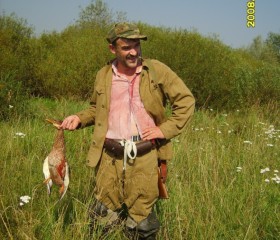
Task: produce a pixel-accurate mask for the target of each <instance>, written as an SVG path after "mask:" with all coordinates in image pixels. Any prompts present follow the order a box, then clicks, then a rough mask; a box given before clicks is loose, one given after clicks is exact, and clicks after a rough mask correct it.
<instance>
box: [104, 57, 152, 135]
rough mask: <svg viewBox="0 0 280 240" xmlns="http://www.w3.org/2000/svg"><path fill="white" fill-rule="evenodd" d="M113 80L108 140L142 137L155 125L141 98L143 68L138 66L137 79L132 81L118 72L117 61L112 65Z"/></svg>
mask: <svg viewBox="0 0 280 240" xmlns="http://www.w3.org/2000/svg"><path fill="white" fill-rule="evenodd" d="M112 69H113V79H112V90H111V102H110V112H109V120H108V121H109V123H108V125H109V128H108V131H107V134H106V138H111V139H127V140H128V139H130V138H131V136H135V135H140V136H141V137H142V131H143V130H144V129H145V128H148V127H155V123H154V121H153V119H152V118H151V117H150V115H149V114H148V113H147V112H146V110H145V108H144V105H143V103H142V101H141V98H140V93H139V85H140V73H141V71H142V66H138V67H137V70H136V74H135V77H134V78H133V79H132V80H131V81H130V80H128V79H127V77H126V76H125V75H122V74H120V73H119V72H118V70H117V67H116V61H115V62H113V64H112Z"/></svg>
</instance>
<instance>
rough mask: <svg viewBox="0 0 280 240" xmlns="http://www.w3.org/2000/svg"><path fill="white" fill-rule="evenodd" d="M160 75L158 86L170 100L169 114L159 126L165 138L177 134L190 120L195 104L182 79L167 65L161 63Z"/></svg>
mask: <svg viewBox="0 0 280 240" xmlns="http://www.w3.org/2000/svg"><path fill="white" fill-rule="evenodd" d="M162 68H163V69H164V71H161V73H159V74H161V77H160V79H161V80H160V83H159V84H160V85H161V86H160V87H161V89H162V91H163V94H164V95H165V98H166V99H167V100H168V101H169V102H170V105H171V115H170V116H169V117H168V118H167V120H166V121H165V122H163V123H162V124H161V125H160V126H159V128H160V129H161V131H162V133H163V134H164V136H165V138H166V139H171V138H173V137H175V136H177V135H179V134H180V133H181V132H182V131H183V130H184V128H185V126H186V125H187V124H188V122H189V121H190V119H191V117H192V115H193V113H194V106H195V99H194V97H193V95H192V93H191V91H190V90H189V89H188V87H187V86H186V85H185V83H184V82H183V81H182V79H181V78H179V77H178V76H177V74H176V73H175V72H173V71H172V70H171V69H170V68H169V67H167V66H166V65H164V64H163V66H162Z"/></svg>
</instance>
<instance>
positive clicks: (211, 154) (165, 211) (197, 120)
mask: <svg viewBox="0 0 280 240" xmlns="http://www.w3.org/2000/svg"><path fill="white" fill-rule="evenodd" d="M30 101H31V102H30V109H29V115H27V116H26V115H20V114H19V115H17V116H14V117H13V118H11V119H10V120H9V121H2V122H0V129H1V132H0V144H1V157H0V158H1V164H0V176H1V187H0V239H43V240H48V239H51V240H62V239H63V240H67V239H90V237H89V232H88V226H89V220H88V212H87V211H88V207H89V205H90V203H91V202H92V199H93V195H92V190H93V188H94V184H95V183H94V171H93V169H90V168H88V167H87V166H86V164H85V157H86V153H87V149H88V147H89V144H90V138H91V137H90V136H91V132H92V130H93V129H92V128H86V129H83V130H77V131H73V132H69V131H66V132H65V138H66V147H67V158H68V162H69V164H70V166H71V179H70V188H69V191H68V192H67V194H66V196H65V198H64V199H63V200H62V201H58V188H56V187H54V188H53V191H52V194H51V196H48V195H47V191H46V186H45V185H44V184H43V180H44V177H43V173H42V164H43V161H44V159H45V157H46V156H47V154H48V153H49V152H50V150H51V148H52V144H53V140H54V134H55V129H54V128H53V127H52V126H51V125H49V124H47V123H46V122H45V118H47V117H52V118H56V119H62V118H63V117H64V116H66V115H68V114H72V113H74V112H76V111H78V110H80V109H82V108H84V107H86V106H87V103H86V102H79V101H69V100H68V101H66V100H47V99H40V98H35V99H31V100H30ZM14 107H16V106H14ZM277 116H279V109H276V108H275V107H274V105H273V104H272V105H270V106H267V107H266V108H261V107H259V106H253V107H251V108H248V109H246V110H244V109H243V110H242V109H240V110H238V109H237V110H234V111H232V112H221V111H217V110H215V109H210V108H207V109H198V110H196V112H195V115H194V117H193V120H192V122H191V123H190V125H189V127H188V128H187V129H186V131H185V132H184V133H183V134H182V135H181V136H180V137H177V138H175V139H173V147H174V152H175V155H174V159H173V160H172V161H171V162H170V163H169V164H168V166H169V172H168V180H167V186H168V190H169V194H170V198H169V199H168V200H159V201H158V202H157V204H156V212H157V214H158V216H159V218H160V221H161V229H160V233H159V234H158V239H163V240H168V239H170V240H171V239H182V240H185V239H198V240H200V239H234V240H236V239H244V240H245V239H246V240H258V239H259V240H262V239H268V240H269V239H279V238H280V204H279V202H280V173H279V171H280V147H279V141H280V128H279V120H278V117H277ZM98 238H99V232H95V233H94V236H93V237H92V239H98ZM106 239H114V240H115V239H125V237H124V236H123V234H122V229H121V227H120V228H117V229H115V231H114V232H112V233H110V234H109V235H108V236H107V237H106Z"/></svg>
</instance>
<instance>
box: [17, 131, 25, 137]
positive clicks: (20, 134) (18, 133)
mask: <svg viewBox="0 0 280 240" xmlns="http://www.w3.org/2000/svg"><path fill="white" fill-rule="evenodd" d="M15 135H16V136H17V137H21V138H24V137H25V136H26V134H24V133H22V132H17V133H16V134H15Z"/></svg>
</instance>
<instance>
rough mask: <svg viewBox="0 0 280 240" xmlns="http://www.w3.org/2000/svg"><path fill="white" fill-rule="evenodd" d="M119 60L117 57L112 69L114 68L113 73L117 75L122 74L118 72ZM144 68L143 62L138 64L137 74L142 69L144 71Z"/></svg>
mask: <svg viewBox="0 0 280 240" xmlns="http://www.w3.org/2000/svg"><path fill="white" fill-rule="evenodd" d="M117 62H118V61H117V59H115V60H114V61H113V62H112V70H113V73H114V74H115V75H118V76H120V75H121V74H120V73H119V72H118V68H117ZM142 68H143V66H142V64H139V65H138V66H137V68H136V72H135V74H137V75H138V74H140V73H141V71H142Z"/></svg>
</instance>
